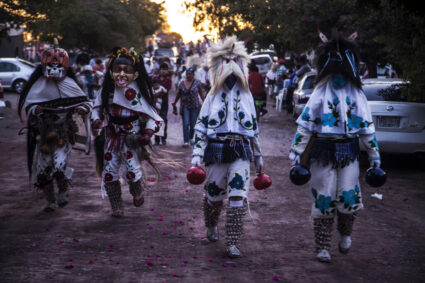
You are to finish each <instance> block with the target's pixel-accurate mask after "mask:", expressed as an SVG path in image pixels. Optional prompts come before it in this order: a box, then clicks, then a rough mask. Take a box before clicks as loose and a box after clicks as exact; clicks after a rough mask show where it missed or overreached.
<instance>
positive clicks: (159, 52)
mask: <svg viewBox="0 0 425 283" xmlns="http://www.w3.org/2000/svg"><path fill="white" fill-rule="evenodd" d="M155 56H158V57H160V56H168V57H173V56H174V53H173V50H171V49H157V50H155Z"/></svg>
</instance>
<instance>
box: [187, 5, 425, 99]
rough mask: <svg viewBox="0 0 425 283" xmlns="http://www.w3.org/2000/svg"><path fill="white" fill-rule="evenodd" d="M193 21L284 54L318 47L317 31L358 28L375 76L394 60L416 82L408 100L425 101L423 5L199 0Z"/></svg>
mask: <svg viewBox="0 0 425 283" xmlns="http://www.w3.org/2000/svg"><path fill="white" fill-rule="evenodd" d="M186 5H187V7H188V8H191V9H194V10H195V12H196V16H195V19H194V25H195V26H197V27H199V29H201V24H202V23H203V22H204V21H209V22H210V23H211V29H216V30H218V31H219V34H221V35H228V34H235V35H237V36H238V37H239V38H240V39H241V40H245V39H248V38H249V39H250V41H249V43H248V45H247V47H248V48H249V49H250V48H252V43H253V42H258V44H259V46H260V48H265V47H267V46H269V45H270V44H271V43H273V44H274V46H275V48H276V51H277V53H278V54H279V56H281V57H282V56H284V55H286V54H292V53H302V52H306V51H310V50H312V49H314V48H315V47H316V46H317V45H318V43H319V38H318V36H317V30H318V29H320V30H321V31H322V32H324V33H325V34H326V35H327V36H328V37H329V36H330V33H331V30H332V29H337V30H339V31H342V32H344V33H345V34H346V35H347V36H348V35H349V34H351V33H352V32H353V31H355V30H358V31H359V37H358V39H357V43H358V45H359V47H360V48H359V49H360V51H361V60H362V61H364V62H366V64H367V66H368V69H369V74H370V76H371V77H374V76H376V64H377V63H379V62H382V63H385V62H390V63H391V64H392V65H393V67H394V68H395V70H396V71H397V73H398V74H399V75H401V76H402V78H404V79H406V80H409V81H410V82H411V83H412V84H411V86H410V87H409V88H408V94H407V97H408V100H409V101H425V92H424V89H425V81H424V80H423V78H422V77H423V74H425V64H424V62H425V34H424V33H425V17H424V14H425V13H424V11H423V9H421V8H419V6H418V5H416V4H410V2H409V1H402V0H354V1H353V0H315V1H309V0H285V1H283V0H211V1H203V0H195V1H194V2H191V3H186Z"/></svg>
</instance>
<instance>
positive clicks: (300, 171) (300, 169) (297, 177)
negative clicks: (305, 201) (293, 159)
mask: <svg viewBox="0 0 425 283" xmlns="http://www.w3.org/2000/svg"><path fill="white" fill-rule="evenodd" d="M310 178H311V173H310V170H309V169H308V168H307V167H305V166H302V165H299V164H297V165H295V166H294V167H292V168H291V171H289V179H291V182H292V183H293V184H295V185H297V186H302V185H304V184H306V183H307V182H308V181H309V180H310Z"/></svg>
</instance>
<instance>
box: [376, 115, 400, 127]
mask: <svg viewBox="0 0 425 283" xmlns="http://www.w3.org/2000/svg"><path fill="white" fill-rule="evenodd" d="M377 118H378V127H381V128H399V127H400V117H394V116H378V117H377Z"/></svg>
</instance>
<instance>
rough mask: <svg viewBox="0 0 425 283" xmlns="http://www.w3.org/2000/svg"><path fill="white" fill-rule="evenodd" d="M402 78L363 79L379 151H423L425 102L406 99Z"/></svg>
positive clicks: (424, 149)
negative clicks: (403, 94)
mask: <svg viewBox="0 0 425 283" xmlns="http://www.w3.org/2000/svg"><path fill="white" fill-rule="evenodd" d="M407 84H408V83H406V82H404V81H402V80H401V79H391V78H386V79H364V80H363V90H364V93H365V95H366V97H367V99H368V104H369V107H370V110H371V112H372V119H373V123H374V124H375V129H376V139H377V141H378V144H379V148H380V151H381V152H385V153H421V154H424V153H425V103H416V102H405V101H403V100H404V97H402V96H401V95H400V94H401V92H400V87H403V85H407Z"/></svg>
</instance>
